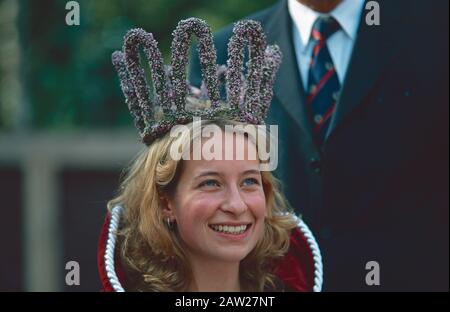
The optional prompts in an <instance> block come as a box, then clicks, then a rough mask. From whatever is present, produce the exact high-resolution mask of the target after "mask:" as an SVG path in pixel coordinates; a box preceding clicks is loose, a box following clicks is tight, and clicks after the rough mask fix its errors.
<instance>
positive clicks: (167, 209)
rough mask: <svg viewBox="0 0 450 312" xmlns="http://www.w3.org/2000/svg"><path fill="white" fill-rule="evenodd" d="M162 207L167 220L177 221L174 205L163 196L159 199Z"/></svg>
mask: <svg viewBox="0 0 450 312" xmlns="http://www.w3.org/2000/svg"><path fill="white" fill-rule="evenodd" d="M159 200H160V202H161V205H162V211H163V215H164V218H165V219H170V220H175V214H174V210H173V203H172V201H171V200H169V199H168V198H167V197H166V196H164V195H162V196H160V197H159Z"/></svg>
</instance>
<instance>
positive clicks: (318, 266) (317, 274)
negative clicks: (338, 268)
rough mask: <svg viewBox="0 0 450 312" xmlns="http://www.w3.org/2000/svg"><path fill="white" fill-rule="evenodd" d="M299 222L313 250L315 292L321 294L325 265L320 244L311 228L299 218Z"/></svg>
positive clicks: (299, 226)
mask: <svg viewBox="0 0 450 312" xmlns="http://www.w3.org/2000/svg"><path fill="white" fill-rule="evenodd" d="M297 222H298V228H299V229H300V231H301V232H302V233H303V235H304V236H305V238H306V241H307V242H308V245H309V248H310V249H311V252H312V255H313V260H314V287H313V291H314V292H321V291H322V285H323V263H322V254H321V252H320V248H319V244H317V241H316V239H315V237H314V235H313V233H312V232H311V230H310V229H309V227H308V226H307V225H306V223H305V222H303V220H302V219H301V218H298V217H297Z"/></svg>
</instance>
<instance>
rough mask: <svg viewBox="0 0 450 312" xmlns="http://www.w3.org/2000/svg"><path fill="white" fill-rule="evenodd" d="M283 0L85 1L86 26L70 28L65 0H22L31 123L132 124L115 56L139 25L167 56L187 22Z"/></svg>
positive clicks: (226, 18)
mask: <svg viewBox="0 0 450 312" xmlns="http://www.w3.org/2000/svg"><path fill="white" fill-rule="evenodd" d="M275 2H276V0H259V1H241V0H222V1H218V0H214V1H212V0H151V1H145V0H128V1H127V0H95V1H93V0H90V1H88V0H80V1H78V3H79V4H80V11H81V12H80V23H81V25H79V26H67V25H66V24H65V16H66V14H67V12H68V11H67V10H66V9H65V5H66V3H67V1H65V0H41V1H32V0H20V13H19V14H20V15H19V27H20V32H21V44H22V46H23V52H24V54H23V57H24V59H23V73H22V75H23V77H24V84H25V90H26V96H27V99H28V101H29V103H30V105H29V109H30V110H31V111H30V112H29V113H30V115H31V116H32V118H31V120H32V127H35V128H56V129H61V128H73V127H111V126H114V127H120V126H130V125H132V121H131V117H130V116H129V113H128V110H127V108H126V105H125V103H124V98H123V95H122V93H121V91H120V87H119V82H118V79H117V76H116V74H115V72H114V71H113V67H112V65H111V61H110V56H111V53H112V52H113V51H114V50H119V49H121V46H122V41H123V36H124V34H125V33H126V31H127V30H128V29H130V28H132V27H142V28H144V29H145V30H147V31H149V32H152V33H153V34H154V36H155V38H156V40H157V41H158V42H159V46H160V49H161V50H162V52H163V55H164V58H165V59H166V61H168V59H169V47H170V43H171V40H172V36H171V33H172V31H173V29H174V28H175V26H176V24H177V22H178V21H179V20H180V19H183V18H187V17H191V16H196V17H200V18H203V19H205V20H206V21H207V22H208V24H209V25H210V26H211V28H212V30H213V31H217V30H219V29H220V28H221V27H223V26H225V25H227V24H229V23H230V22H232V21H235V20H238V19H240V18H243V17H245V16H247V15H249V14H251V13H253V12H256V11H258V10H261V9H263V8H265V7H268V6H270V5H272V4H274V3H275Z"/></svg>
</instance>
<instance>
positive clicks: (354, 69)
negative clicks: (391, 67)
mask: <svg viewBox="0 0 450 312" xmlns="http://www.w3.org/2000/svg"><path fill="white" fill-rule="evenodd" d="M396 5H397V6H398V5H399V3H398V2H397V1H383V2H381V3H380V8H381V14H380V16H381V25H380V26H368V25H367V23H366V13H367V12H368V11H366V10H363V12H362V14H361V21H360V26H359V30H358V36H357V39H356V42H355V46H354V48H353V54H352V58H351V61H350V64H349V68H348V70H347V74H346V79H345V81H344V84H343V88H342V93H341V98H340V100H339V102H338V104H337V108H336V112H335V113H334V115H333V118H332V120H331V123H330V127H329V130H328V133H327V138H326V141H327V140H328V139H329V138H330V136H331V135H332V133H333V132H334V131H335V130H336V128H338V127H339V126H341V125H342V124H343V122H344V121H345V119H346V118H347V117H348V116H349V114H350V113H351V112H352V111H353V110H354V109H355V108H356V107H357V106H358V105H360V104H361V103H363V99H364V97H365V96H366V95H367V94H368V93H369V91H370V90H371V88H372V87H373V86H374V85H375V83H376V81H377V80H378V78H379V76H380V75H381V73H382V71H383V70H384V69H385V66H386V65H387V64H388V62H389V61H390V60H391V57H392V55H393V52H394V50H395V47H396V45H397V43H398V42H399V36H398V32H397V31H396V29H398V28H400V24H401V20H400V19H401V17H400V16H399V14H398V12H403V13H405V8H402V10H399V9H398V8H396V7H395V6H396ZM400 5H401V4H400ZM405 15H406V14H401V16H405ZM325 143H326V142H325Z"/></svg>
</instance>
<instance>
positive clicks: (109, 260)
mask: <svg viewBox="0 0 450 312" xmlns="http://www.w3.org/2000/svg"><path fill="white" fill-rule="evenodd" d="M122 210H123V207H122V206H120V205H118V206H115V207H114V208H113V209H112V210H111V219H110V221H109V227H108V240H107V242H106V249H105V257H104V259H105V268H106V275H107V276H108V279H109V282H110V283H111V285H112V287H113V289H114V291H116V292H124V291H125V290H124V289H123V287H122V285H121V284H120V281H119V278H118V277H117V274H116V270H115V268H114V248H115V246H116V237H117V229H118V228H119V220H120V215H121V213H122ZM297 222H298V223H297V226H298V228H299V229H300V231H301V232H302V233H303V235H304V236H305V238H306V241H307V242H308V245H309V248H311V252H312V255H313V260H314V287H313V291H314V292H320V291H322V284H323V264H322V255H321V253H320V249H319V245H318V244H317V241H316V239H315V238H314V235H313V234H312V232H311V230H310V229H309V227H308V226H307V225H306V224H305V222H303V220H302V219H300V218H298V217H297Z"/></svg>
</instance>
